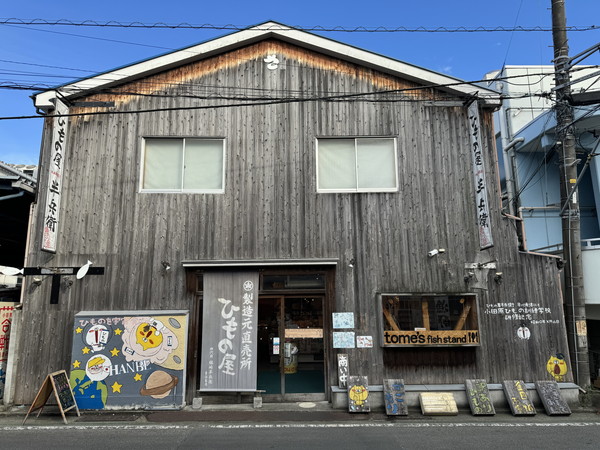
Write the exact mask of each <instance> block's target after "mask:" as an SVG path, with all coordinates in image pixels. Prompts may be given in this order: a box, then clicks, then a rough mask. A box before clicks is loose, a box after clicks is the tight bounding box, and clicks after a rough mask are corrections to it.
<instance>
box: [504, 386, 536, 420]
mask: <svg viewBox="0 0 600 450" xmlns="http://www.w3.org/2000/svg"><path fill="white" fill-rule="evenodd" d="M502 389H503V390H504V395H506V400H507V401H508V405H509V406H510V410H511V411H512V413H513V416H535V414H536V411H535V407H534V406H533V403H532V402H531V400H530V399H529V395H527V387H526V386H525V382H524V381H521V380H507V381H503V382H502Z"/></svg>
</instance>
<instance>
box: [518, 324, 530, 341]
mask: <svg viewBox="0 0 600 450" xmlns="http://www.w3.org/2000/svg"><path fill="white" fill-rule="evenodd" d="M517 336H518V337H519V339H524V340H527V339H529V338H530V337H531V331H529V328H527V327H526V326H525V325H521V326H520V327H519V329H518V330H517Z"/></svg>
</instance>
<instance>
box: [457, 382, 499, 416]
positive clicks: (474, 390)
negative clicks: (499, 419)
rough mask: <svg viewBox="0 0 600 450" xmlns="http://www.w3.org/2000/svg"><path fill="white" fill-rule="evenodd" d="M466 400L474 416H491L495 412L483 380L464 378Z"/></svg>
mask: <svg viewBox="0 0 600 450" xmlns="http://www.w3.org/2000/svg"><path fill="white" fill-rule="evenodd" d="M465 389H466V392H467V400H468V401H469V406H470V407H471V413H472V414H473V415H474V416H493V415H494V414H496V410H495V409H494V404H493V403H492V399H491V398H490V391H489V389H488V385H487V382H486V381H485V380H466V381H465Z"/></svg>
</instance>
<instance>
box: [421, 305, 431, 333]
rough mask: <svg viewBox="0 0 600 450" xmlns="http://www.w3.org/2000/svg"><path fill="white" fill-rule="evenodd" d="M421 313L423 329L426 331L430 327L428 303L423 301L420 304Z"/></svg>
mask: <svg viewBox="0 0 600 450" xmlns="http://www.w3.org/2000/svg"><path fill="white" fill-rule="evenodd" d="M421 312H422V313H423V328H425V329H426V330H429V329H431V325H430V323H429V301H428V300H423V301H422V302H421Z"/></svg>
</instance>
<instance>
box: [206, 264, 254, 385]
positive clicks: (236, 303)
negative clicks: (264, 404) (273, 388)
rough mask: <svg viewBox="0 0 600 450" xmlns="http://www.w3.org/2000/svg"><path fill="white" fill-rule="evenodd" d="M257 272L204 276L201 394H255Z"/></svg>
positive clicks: (222, 273)
mask: <svg viewBox="0 0 600 450" xmlns="http://www.w3.org/2000/svg"><path fill="white" fill-rule="evenodd" d="M258 280H259V278H258V272H214V273H213V272H207V273H205V274H204V281H203V284H204V296H203V309H202V311H203V319H202V357H201V370H200V377H201V378H200V390H201V391H235V392H241V391H255V390H256V340H257V312H258V311H257V308H258Z"/></svg>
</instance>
